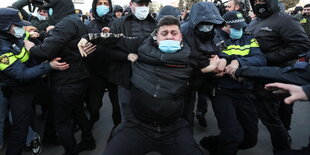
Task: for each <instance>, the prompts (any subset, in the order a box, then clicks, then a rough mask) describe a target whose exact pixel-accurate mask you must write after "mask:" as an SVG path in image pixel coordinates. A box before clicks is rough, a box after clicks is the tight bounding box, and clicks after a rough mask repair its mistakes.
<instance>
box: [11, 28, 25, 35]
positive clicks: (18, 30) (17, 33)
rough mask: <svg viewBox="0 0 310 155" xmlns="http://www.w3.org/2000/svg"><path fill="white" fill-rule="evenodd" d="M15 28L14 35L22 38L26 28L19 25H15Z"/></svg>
mask: <svg viewBox="0 0 310 155" xmlns="http://www.w3.org/2000/svg"><path fill="white" fill-rule="evenodd" d="M13 30H14V36H15V37H16V38H22V37H23V36H24V34H25V29H24V27H17V26H15V27H14V28H13Z"/></svg>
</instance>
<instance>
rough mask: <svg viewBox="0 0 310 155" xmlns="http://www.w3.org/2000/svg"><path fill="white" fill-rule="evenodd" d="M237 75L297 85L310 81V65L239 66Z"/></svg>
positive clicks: (256, 79) (260, 80)
mask: <svg viewBox="0 0 310 155" xmlns="http://www.w3.org/2000/svg"><path fill="white" fill-rule="evenodd" d="M236 76H237V77H244V78H250V79H251V80H255V81H258V82H262V81H268V82H282V83H290V84H296V85H306V84H309V81H310V67H306V68H304V69H300V68H298V67H296V66H288V67H285V68H280V67H267V66H265V67H252V66H245V67H241V68H238V69H237V71H236Z"/></svg>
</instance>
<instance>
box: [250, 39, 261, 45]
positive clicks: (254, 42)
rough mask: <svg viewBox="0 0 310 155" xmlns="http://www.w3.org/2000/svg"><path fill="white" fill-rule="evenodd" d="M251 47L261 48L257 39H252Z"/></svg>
mask: <svg viewBox="0 0 310 155" xmlns="http://www.w3.org/2000/svg"><path fill="white" fill-rule="evenodd" d="M250 46H251V47H259V44H258V42H257V40H256V39H255V38H253V39H251V44H250Z"/></svg>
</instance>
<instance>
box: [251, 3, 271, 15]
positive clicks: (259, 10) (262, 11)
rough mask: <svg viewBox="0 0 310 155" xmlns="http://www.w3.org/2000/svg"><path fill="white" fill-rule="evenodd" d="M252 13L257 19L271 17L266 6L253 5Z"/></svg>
mask: <svg viewBox="0 0 310 155" xmlns="http://www.w3.org/2000/svg"><path fill="white" fill-rule="evenodd" d="M254 13H255V15H256V16H257V17H259V18H266V17H268V16H270V15H271V12H270V10H269V8H268V5H267V4H256V5H254Z"/></svg>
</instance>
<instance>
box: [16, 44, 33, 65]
mask: <svg viewBox="0 0 310 155" xmlns="http://www.w3.org/2000/svg"><path fill="white" fill-rule="evenodd" d="M29 57H30V55H29V52H28V51H27V50H26V48H25V47H23V49H22V51H21V52H20V53H19V54H18V55H16V58H18V59H19V60H20V61H21V62H26V61H27V60H29Z"/></svg>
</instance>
